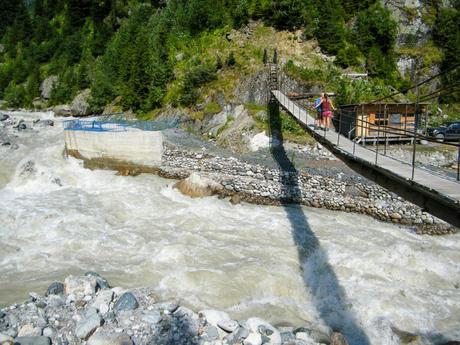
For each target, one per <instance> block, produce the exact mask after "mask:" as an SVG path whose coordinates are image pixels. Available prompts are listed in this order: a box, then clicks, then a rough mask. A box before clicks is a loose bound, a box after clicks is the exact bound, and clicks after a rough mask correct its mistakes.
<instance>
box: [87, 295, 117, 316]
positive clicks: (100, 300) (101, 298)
mask: <svg viewBox="0 0 460 345" xmlns="http://www.w3.org/2000/svg"><path fill="white" fill-rule="evenodd" d="M112 299H113V291H112V290H101V291H99V292H98V294H97V295H96V297H95V298H94V301H93V303H91V306H92V307H94V308H96V309H97V310H99V311H101V307H102V306H103V305H106V306H108V305H109V304H110V302H112ZM101 312H102V311H101Z"/></svg>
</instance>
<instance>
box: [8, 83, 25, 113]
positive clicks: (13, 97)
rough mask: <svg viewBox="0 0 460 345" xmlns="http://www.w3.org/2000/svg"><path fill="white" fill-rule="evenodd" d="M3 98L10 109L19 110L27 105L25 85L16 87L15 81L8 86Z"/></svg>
mask: <svg viewBox="0 0 460 345" xmlns="http://www.w3.org/2000/svg"><path fill="white" fill-rule="evenodd" d="M3 96H4V98H5V101H6V102H7V104H8V106H9V107H12V108H17V107H20V106H21V105H23V104H27V95H26V90H25V87H24V85H22V84H21V85H16V83H15V82H14V81H12V82H11V83H9V84H8V86H7V88H6V89H5V93H4V95H3Z"/></svg>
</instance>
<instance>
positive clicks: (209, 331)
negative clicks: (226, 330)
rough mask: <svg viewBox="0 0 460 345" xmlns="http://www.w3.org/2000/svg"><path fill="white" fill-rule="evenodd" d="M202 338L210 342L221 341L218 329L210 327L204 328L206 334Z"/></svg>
mask: <svg viewBox="0 0 460 345" xmlns="http://www.w3.org/2000/svg"><path fill="white" fill-rule="evenodd" d="M202 337H203V338H204V339H206V340H208V341H212V340H217V339H219V330H218V329H217V327H215V326H212V325H208V326H206V327H205V328H204V333H203V335H202Z"/></svg>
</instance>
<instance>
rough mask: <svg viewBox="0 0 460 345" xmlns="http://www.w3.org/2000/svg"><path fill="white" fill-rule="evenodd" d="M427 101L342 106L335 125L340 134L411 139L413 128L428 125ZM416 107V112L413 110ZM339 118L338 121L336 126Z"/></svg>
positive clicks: (362, 137) (355, 136)
mask: <svg viewBox="0 0 460 345" xmlns="http://www.w3.org/2000/svg"><path fill="white" fill-rule="evenodd" d="M427 105H428V104H427V103H419V104H418V107H417V106H416V104H415V103H372V104H349V105H342V106H340V107H339V108H338V110H337V111H336V112H335V119H334V126H335V127H336V129H337V130H339V129H340V132H341V134H342V135H345V136H347V137H349V138H359V139H360V140H362V141H371V142H372V141H377V140H378V141H405V140H412V139H413V135H414V129H415V128H417V131H418V130H422V129H424V128H425V127H426V124H427ZM416 108H418V111H416ZM339 120H340V122H341V124H340V125H339Z"/></svg>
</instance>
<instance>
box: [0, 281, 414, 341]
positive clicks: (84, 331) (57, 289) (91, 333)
mask: <svg viewBox="0 0 460 345" xmlns="http://www.w3.org/2000/svg"><path fill="white" fill-rule="evenodd" d="M413 337H417V336H416V335H413ZM85 341H86V344H87V345H101V344H111V345H130V344H136V345H144V344H151V345H156V344H171V345H172V344H177V345H180V344H183V345H186V344H187V345H189V344H190V345H194V344H209V345H218V344H229V345H230V344H244V345H261V344H272V345H281V344H296V345H307V344H333V345H345V344H347V342H346V341H345V338H344V337H343V336H342V335H341V334H340V333H338V332H330V333H328V332H327V331H325V330H324V329H323V330H322V329H319V328H318V326H315V325H313V324H303V325H301V326H288V325H284V326H278V327H274V326H272V325H270V324H269V323H268V322H266V321H264V320H262V319H260V318H257V317H252V318H249V319H247V320H239V321H237V320H233V319H231V317H230V316H229V315H228V314H227V313H226V312H224V311H219V310H202V311H199V312H195V311H192V310H191V309H189V308H187V307H186V306H184V305H181V304H180V302H179V301H178V300H169V301H161V300H159V297H158V296H157V295H156V293H155V291H154V290H153V289H148V288H138V289H132V290H125V289H123V288H121V287H114V288H111V287H110V285H109V282H108V281H107V280H106V279H105V278H103V277H101V276H100V275H98V274H97V273H95V272H88V273H86V274H85V276H68V277H67V278H66V279H65V280H64V282H54V283H52V284H51V285H50V286H49V287H48V289H47V291H46V294H45V295H44V296H43V295H39V294H37V293H30V294H29V298H28V299H27V300H26V301H25V302H24V303H22V304H14V305H12V306H10V307H6V308H3V309H1V310H0V343H1V344H13V343H14V344H19V345H32V344H34V345H46V344H69V345H73V344H81V343H83V342H85Z"/></svg>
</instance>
